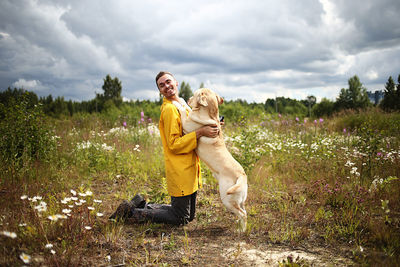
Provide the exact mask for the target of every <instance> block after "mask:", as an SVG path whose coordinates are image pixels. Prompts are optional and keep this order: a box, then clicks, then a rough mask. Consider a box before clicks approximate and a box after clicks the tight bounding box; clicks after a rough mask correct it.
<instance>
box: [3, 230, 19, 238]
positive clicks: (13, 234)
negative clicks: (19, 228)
mask: <svg viewBox="0 0 400 267" xmlns="http://www.w3.org/2000/svg"><path fill="white" fill-rule="evenodd" d="M0 234H2V235H5V236H7V237H10V238H12V239H15V238H17V234H16V233H14V232H9V231H2V232H0Z"/></svg>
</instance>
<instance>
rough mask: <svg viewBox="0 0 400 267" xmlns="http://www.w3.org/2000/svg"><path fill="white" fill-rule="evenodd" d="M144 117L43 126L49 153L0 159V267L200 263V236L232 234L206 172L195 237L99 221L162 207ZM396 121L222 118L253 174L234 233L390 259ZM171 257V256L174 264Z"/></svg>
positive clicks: (395, 211)
mask: <svg viewBox="0 0 400 267" xmlns="http://www.w3.org/2000/svg"><path fill="white" fill-rule="evenodd" d="M21 116H22V115H21ZM141 117H143V116H141V115H140V111H137V112H136V114H129V116H125V115H121V114H120V113H119V111H118V112H117V115H116V116H114V115H112V116H109V117H107V116H105V115H104V114H103V115H98V114H92V115H87V114H86V115H83V114H80V115H79V114H78V115H74V117H72V118H62V119H53V120H50V121H45V120H43V122H44V123H47V124H46V125H45V128H41V129H52V130H51V131H49V133H51V136H50V138H49V140H54V142H56V143H55V147H54V149H53V150H52V151H53V152H52V153H53V155H52V156H51V157H49V158H43V159H40V158H36V159H35V160H31V161H29V162H27V163H26V164H25V165H24V166H25V168H24V171H23V172H17V171H14V172H10V171H7V170H8V168H6V165H5V163H4V162H3V165H2V168H1V170H2V173H1V175H2V177H5V178H6V179H2V180H1V183H0V192H1V196H2V197H1V198H0V215H1V216H0V242H1V247H2V250H1V251H0V265H21V264H23V263H24V261H23V260H25V261H26V262H28V261H29V262H30V263H32V264H36V265H53V266H67V265H72V266H73V265H101V264H109V265H118V264H126V265H129V264H131V265H143V264H153V265H163V266H168V265H179V264H186V265H191V264H192V265H196V264H200V263H199V258H201V257H199V256H200V255H201V253H202V249H203V247H204V244H203V243H200V242H204V241H195V240H197V239H194V238H195V237H196V236H201V235H207V234H209V235H214V234H215V233H217V232H218V231H229V233H232V234H233V233H234V227H232V219H233V216H231V215H230V214H229V213H227V212H226V211H225V210H224V208H223V205H222V204H221V203H220V200H219V196H218V183H217V182H216V181H215V179H214V178H213V177H212V173H211V171H210V170H209V169H207V167H206V166H204V165H203V180H204V186H203V188H202V189H201V190H200V192H199V199H198V210H197V217H196V220H195V221H194V222H192V223H191V225H194V226H192V227H193V229H194V230H192V231H191V230H190V228H189V230H187V229H186V228H184V231H183V232H182V231H179V230H169V228H168V227H166V226H162V225H156V224H145V225H136V226H133V227H129V226H126V225H123V224H121V223H112V222H108V221H107V216H108V215H110V214H111V212H112V211H113V210H114V209H115V208H116V206H117V205H118V203H119V202H120V201H121V200H122V199H130V198H131V197H133V196H134V195H135V194H136V193H138V192H139V193H141V194H143V195H144V196H145V197H146V198H147V199H149V200H150V201H154V202H167V201H168V195H167V191H166V183H165V173H164V164H163V156H162V148H161V143H160V137H159V135H158V130H157V125H155V124H154V123H150V122H149V120H148V117H147V114H144V117H145V119H144V120H141ZM152 118H153V121H154V119H156V118H154V117H152ZM17 120H18V119H17ZM398 120H399V114H386V113H380V112H377V111H376V110H370V111H367V112H364V113H350V114H340V115H339V116H336V117H334V118H331V119H325V120H324V119H316V120H307V119H306V120H304V118H303V119H296V118H295V117H293V118H292V117H286V116H279V115H274V116H273V115H266V116H264V117H262V118H258V119H252V120H251V121H250V120H247V119H246V118H245V117H240V118H238V120H237V121H229V120H227V121H226V125H225V129H224V135H225V138H226V143H227V145H228V148H229V150H230V151H231V153H232V155H233V156H234V157H235V158H236V159H237V160H238V161H239V162H240V163H241V164H242V165H243V167H244V168H245V170H246V172H247V174H248V178H249V194H248V200H247V204H246V205H247V206H246V209H247V211H248V228H247V231H246V234H245V235H244V236H241V237H239V238H242V239H243V240H253V241H252V242H253V243H255V244H267V243H268V244H271V245H274V244H280V245H288V246H292V247H293V246H294V247H306V248H309V249H312V248H313V247H325V248H327V249H331V250H332V251H336V253H339V254H342V255H343V256H344V257H348V258H351V259H352V260H353V261H354V262H355V263H358V264H364V265H378V264H388V265H393V264H396V263H397V262H398V260H399V255H400V234H399V232H400V231H399V225H400V224H399V221H400V215H399V214H400V203H399V202H400V196H399V194H398V192H399V189H400V181H399V179H398V178H399V177H400V162H399V161H400V142H399V132H398V127H399V124H398ZM139 121H141V123H138V122H139ZM2 127H11V125H5V124H4V125H3V126H2ZM46 127H47V128H46ZM344 129H346V130H344ZM3 140H4V139H3ZM43 144H44V143H43ZM46 148H47V145H45V147H44V149H46ZM218 227H219V228H218ZM198 229H202V230H203V231H201V232H199V230H198ZM218 229H222V230H218ZM223 229H230V230H223ZM226 234H227V233H224V235H226ZM196 242H199V243H196ZM154 244H156V245H154ZM221 246H223V245H222V244H221ZM220 249H221V250H222V249H223V248H222V247H221V248H220ZM216 250H218V249H216ZM338 250H339V252H338ZM171 251H172V252H174V253H173V254H176V253H175V252H179V253H177V254H176V255H177V256H174V257H175V258H171V256H170V252H171ZM216 254H218V251H216Z"/></svg>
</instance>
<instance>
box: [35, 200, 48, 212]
mask: <svg viewBox="0 0 400 267" xmlns="http://www.w3.org/2000/svg"><path fill="white" fill-rule="evenodd" d="M34 209H35V210H37V211H38V212H44V211H46V210H47V203H46V202H44V201H40V203H39V205H37V206H35V207H34Z"/></svg>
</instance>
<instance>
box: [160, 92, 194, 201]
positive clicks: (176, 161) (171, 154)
mask: <svg viewBox="0 0 400 267" xmlns="http://www.w3.org/2000/svg"><path fill="white" fill-rule="evenodd" d="M159 128H160V135H161V141H162V144H163V149H164V160H165V171H166V176H167V177H166V178H167V188H168V193H169V194H170V196H173V197H182V196H187V195H190V194H193V193H194V192H196V191H197V190H198V188H199V186H201V171H200V160H199V158H198V156H197V155H196V152H195V151H194V149H195V148H196V146H197V139H196V133H195V132H191V133H189V134H186V135H183V131H182V123H181V117H180V115H179V112H178V109H177V108H176V107H175V105H174V104H172V102H171V101H170V100H168V99H166V98H164V100H163V104H162V105H161V115H160V123H159Z"/></svg>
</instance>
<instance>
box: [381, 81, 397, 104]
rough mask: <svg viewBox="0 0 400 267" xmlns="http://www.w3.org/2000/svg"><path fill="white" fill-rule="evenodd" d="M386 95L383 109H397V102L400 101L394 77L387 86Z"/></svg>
mask: <svg viewBox="0 0 400 267" xmlns="http://www.w3.org/2000/svg"><path fill="white" fill-rule="evenodd" d="M397 87H398V86H397ZM384 94H385V96H384V98H383V100H382V103H381V107H382V108H383V109H384V110H394V109H396V106H397V103H396V102H397V101H399V100H398V99H397V95H398V93H397V92H396V84H395V83H394V81H393V78H392V76H390V77H389V79H388V81H387V82H386V84H385V91H384Z"/></svg>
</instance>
